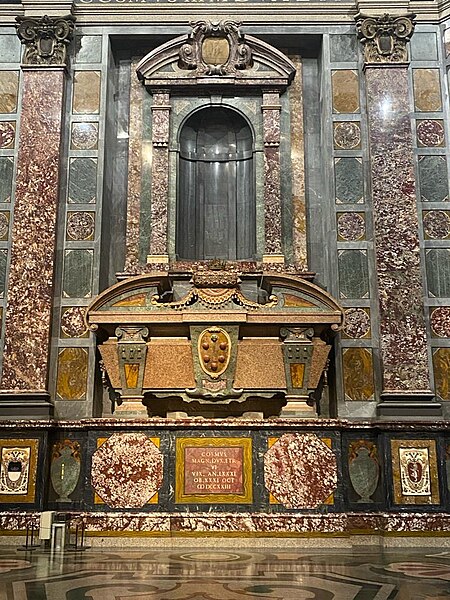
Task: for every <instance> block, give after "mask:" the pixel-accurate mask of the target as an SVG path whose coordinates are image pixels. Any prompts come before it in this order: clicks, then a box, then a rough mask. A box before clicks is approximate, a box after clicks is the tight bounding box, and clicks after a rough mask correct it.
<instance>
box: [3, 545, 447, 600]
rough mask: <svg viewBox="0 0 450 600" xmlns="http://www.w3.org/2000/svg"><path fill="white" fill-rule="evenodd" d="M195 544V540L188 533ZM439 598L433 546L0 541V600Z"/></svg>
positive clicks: (442, 560)
mask: <svg viewBox="0 0 450 600" xmlns="http://www.w3.org/2000/svg"><path fill="white" fill-rule="evenodd" d="M197 543H198V540H197ZM244 598H259V599H260V600H269V599H276V600H291V599H292V600H441V599H444V598H450V551H448V550H445V549H442V550H439V549H431V550H430V549H423V550H421V551H418V550H403V549H396V550H395V551H394V550H384V551H383V550H380V551H375V550H371V549H370V548H367V547H361V548H358V549H354V550H353V551H348V550H336V549H334V550H331V549H330V550H329V551H326V550H304V549H301V548H298V549H292V548H290V549H289V550H286V551H280V550H278V549H270V548H268V549H266V550H258V551H255V552H253V551H246V550H242V551H240V550H239V551H234V550H228V549H220V548H217V549H215V550H213V549H211V548H204V549H202V548H201V547H200V546H195V547H191V548H186V549H183V550H180V549H177V550H176V551H174V550H172V551H170V550H157V549H151V550H150V549H148V548H146V549H142V550H134V549H133V550H129V551H124V550H123V549H120V550H114V549H97V548H91V549H87V550H85V551H84V552H78V553H68V552H66V553H64V554H60V553H55V554H53V555H51V554H49V553H48V552H44V551H42V550H39V549H38V550H35V551H34V552H26V553H25V552H18V551H17V550H16V549H14V548H5V547H4V548H2V549H0V600H244Z"/></svg>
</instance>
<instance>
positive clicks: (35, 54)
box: [16, 15, 75, 66]
mask: <svg viewBox="0 0 450 600" xmlns="http://www.w3.org/2000/svg"><path fill="white" fill-rule="evenodd" d="M16 21H17V25H16V29H17V35H18V36H19V39H20V41H21V42H22V44H24V46H25V48H24V52H23V58H22V62H23V64H24V65H41V66H45V65H47V66H55V65H57V66H66V61H67V47H68V45H69V44H70V42H71V41H72V38H73V32H74V29H75V17H74V16H73V15H66V16H65V17H48V16H47V15H45V16H43V17H41V18H40V19H32V18H29V17H17V18H16Z"/></svg>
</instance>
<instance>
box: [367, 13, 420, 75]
mask: <svg viewBox="0 0 450 600" xmlns="http://www.w3.org/2000/svg"><path fill="white" fill-rule="evenodd" d="M414 17H415V15H414V14H413V13H407V14H405V15H400V16H399V15H390V14H388V13H385V14H383V15H378V16H373V17H372V16H368V15H364V14H362V13H359V14H357V15H356V17H355V20H356V31H357V34H358V39H359V40H360V42H361V43H362V44H363V46H364V62H365V64H366V65H371V64H372V65H373V64H387V65H389V64H405V63H407V62H408V49H407V42H408V41H409V40H410V39H411V36H412V34H413V33H414V26H415V24H414Z"/></svg>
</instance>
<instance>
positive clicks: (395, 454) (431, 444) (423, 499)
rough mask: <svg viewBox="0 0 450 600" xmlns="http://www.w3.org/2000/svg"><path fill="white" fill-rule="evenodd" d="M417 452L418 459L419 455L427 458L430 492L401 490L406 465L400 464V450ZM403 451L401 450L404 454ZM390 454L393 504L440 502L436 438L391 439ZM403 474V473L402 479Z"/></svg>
mask: <svg viewBox="0 0 450 600" xmlns="http://www.w3.org/2000/svg"><path fill="white" fill-rule="evenodd" d="M402 450H403V451H411V452H412V453H413V452H414V451H417V452H418V460H420V459H421V457H422V456H423V457H424V456H426V458H427V469H428V474H429V487H430V493H427V494H424V493H423V492H421V493H418V494H417V495H414V493H412V492H410V493H408V494H406V493H405V492H404V490H403V483H402V471H403V472H404V473H405V471H406V470H407V468H408V465H402V457H401V454H402V452H401V451H402ZM424 451H426V452H424ZM404 453H405V452H403V454H404ZM391 454H392V481H393V502H394V504H413V505H416V504H440V496H439V478H438V466H437V452H436V440H395V439H394V440H391ZM404 477H405V475H403V479H404Z"/></svg>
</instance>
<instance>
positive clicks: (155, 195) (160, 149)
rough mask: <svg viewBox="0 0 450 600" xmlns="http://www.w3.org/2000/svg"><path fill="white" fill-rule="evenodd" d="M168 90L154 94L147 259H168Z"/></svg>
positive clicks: (158, 261)
mask: <svg viewBox="0 0 450 600" xmlns="http://www.w3.org/2000/svg"><path fill="white" fill-rule="evenodd" d="M169 116H170V100H169V93H167V92H157V93H154V94H153V105H152V145H153V160H152V183H151V190H152V207H151V233H150V253H149V256H148V258H147V262H150V263H154V262H157V263H164V262H168V260H169V257H168V253H167V213H168V199H169V124H170V123H169Z"/></svg>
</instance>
